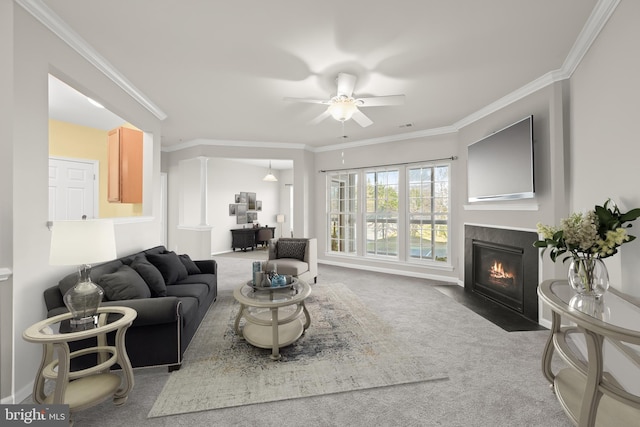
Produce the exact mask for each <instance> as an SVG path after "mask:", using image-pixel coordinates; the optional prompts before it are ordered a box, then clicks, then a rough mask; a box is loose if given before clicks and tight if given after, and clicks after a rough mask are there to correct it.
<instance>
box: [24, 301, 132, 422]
mask: <svg viewBox="0 0 640 427" xmlns="http://www.w3.org/2000/svg"><path fill="white" fill-rule="evenodd" d="M137 315H138V314H137V313H136V311H135V310H134V309H132V308H128V307H116V306H113V307H100V308H99V309H98V314H97V316H98V324H97V326H96V327H95V328H92V329H87V330H81V331H71V330H69V328H68V320H69V319H71V317H72V316H71V313H65V314H60V315H58V316H54V317H50V318H48V319H45V320H42V321H40V322H38V323H36V324H34V325H32V326H30V327H29V328H27V329H26V330H25V331H24V333H23V334H22V337H23V338H24V339H25V340H26V341H28V342H32V343H37V344H42V345H43V351H42V362H41V363H40V367H39V369H38V373H37V374H36V380H35V383H34V385H33V399H34V401H35V402H36V403H39V404H46V403H48V404H67V405H69V412H70V414H73V412H76V411H79V410H83V409H86V408H89V407H91V406H94V405H97V404H98V403H100V402H102V401H104V400H106V399H108V398H109V397H111V396H113V402H114V404H115V405H123V404H124V403H125V402H126V401H127V397H128V395H129V392H130V391H131V389H132V388H133V385H134V379H133V369H132V367H131V362H130V361H129V356H128V355H127V351H126V348H125V344H124V338H125V333H126V331H127V329H128V328H129V326H131V324H132V323H133V320H134V319H135V318H136V316H137ZM114 318H116V320H113V319H114ZM112 331H115V332H116V338H115V345H114V346H109V345H107V335H106V334H107V333H109V332H112ZM93 337H95V338H96V339H97V346H95V347H91V348H85V349H81V350H77V351H74V352H71V351H70V350H69V344H68V343H69V342H72V341H79V340H83V339H86V338H93ZM54 353H55V355H56V356H57V358H56V357H54ZM93 353H96V354H97V364H96V365H95V366H92V367H90V368H86V369H82V370H78V371H71V369H70V364H71V359H73V358H75V357H79V356H83V355H86V354H93ZM116 363H117V364H118V365H120V367H121V368H122V372H123V374H124V376H123V378H122V379H121V378H120V376H119V375H117V374H114V373H111V372H109V368H110V367H111V366H113V365H115V364H116ZM46 379H50V380H54V381H55V383H56V384H55V390H54V391H53V392H52V393H50V394H48V395H47V394H45V389H44V385H45V380H46Z"/></svg>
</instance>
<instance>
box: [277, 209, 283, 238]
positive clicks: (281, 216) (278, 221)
mask: <svg viewBox="0 0 640 427" xmlns="http://www.w3.org/2000/svg"><path fill="white" fill-rule="evenodd" d="M276 222H277V223H278V224H280V237H282V224H284V214H278V215H276Z"/></svg>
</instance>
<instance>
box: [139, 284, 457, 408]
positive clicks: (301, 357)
mask: <svg viewBox="0 0 640 427" xmlns="http://www.w3.org/2000/svg"><path fill="white" fill-rule="evenodd" d="M306 305H307V309H308V310H309V313H310V314H311V326H310V327H309V329H308V330H307V331H306V333H305V334H304V335H303V336H302V337H301V338H300V339H299V340H298V341H296V342H295V343H294V344H292V345H290V346H288V347H285V348H282V349H281V354H282V359H281V360H279V361H272V360H271V359H270V358H269V354H270V353H271V351H270V350H266V349H260V348H256V347H253V346H252V345H250V344H248V343H247V342H245V341H244V340H242V339H241V338H240V337H238V336H237V335H236V334H235V333H234V331H233V324H234V320H235V316H236V314H237V312H238V309H239V305H238V303H237V302H236V301H235V300H234V299H233V296H232V295H231V293H225V294H223V295H220V296H219V299H218V301H217V302H216V303H215V304H214V305H213V306H212V308H211V310H209V313H208V314H207V317H206V318H205V319H204V320H203V323H202V325H201V326H200V329H199V330H198V333H197V334H196V336H195V337H194V341H193V342H192V343H191V346H190V347H189V349H188V350H187V352H186V354H185V360H184V363H183V365H182V368H181V369H180V370H179V371H175V372H173V373H172V374H171V375H170V376H169V379H168V380H167V383H166V384H165V386H164V388H163V390H162V392H161V393H160V396H159V397H158V399H157V400H156V402H155V404H154V405H153V408H151V411H150V412H149V415H148V416H149V417H160V416H166V415H173V414H181V413H187V412H195V411H204V410H211V409H218V408H225V407H231V406H241V405H249V404H254V403H262V402H270V401H277V400H285V399H294V398H301V397H308V396H317V395H322V394H329V393H339V392H345V391H351V390H362V389H368V388H375V387H386V386H392V385H397V384H406V383H413V382H422V381H435V380H446V379H448V377H447V376H446V372H444V371H443V370H442V368H439V367H437V366H435V365H433V364H431V363H430V361H429V358H428V351H425V349H418V348H413V347H412V346H411V345H410V344H409V343H407V342H401V341H400V340H399V339H397V337H394V335H393V331H392V330H391V328H390V327H389V326H388V325H387V324H385V323H384V322H383V321H382V320H380V319H379V318H378V317H377V316H376V315H375V314H374V313H373V312H372V311H371V310H370V309H368V308H367V307H366V306H365V305H364V304H363V303H362V302H361V301H360V300H359V299H358V297H357V296H356V294H354V293H353V292H351V291H350V290H349V289H348V288H347V287H346V286H344V285H343V284H318V285H314V286H312V294H311V296H310V297H309V298H308V299H307V300H306ZM242 324H243V323H241V325H242ZM414 347H415V346H414ZM425 353H427V354H425Z"/></svg>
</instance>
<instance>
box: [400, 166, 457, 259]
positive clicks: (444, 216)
mask: <svg viewBox="0 0 640 427" xmlns="http://www.w3.org/2000/svg"><path fill="white" fill-rule="evenodd" d="M407 175H408V182H409V191H408V206H409V228H408V233H409V236H408V240H409V242H408V243H409V258H410V259H421V260H433V261H442V262H446V261H447V260H448V258H449V166H448V165H435V166H434V165H428V166H419V167H410V168H409V169H408V173H407Z"/></svg>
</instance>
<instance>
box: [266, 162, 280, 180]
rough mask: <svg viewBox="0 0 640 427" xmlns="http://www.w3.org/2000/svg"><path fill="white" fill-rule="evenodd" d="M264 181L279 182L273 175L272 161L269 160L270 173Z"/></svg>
mask: <svg viewBox="0 0 640 427" xmlns="http://www.w3.org/2000/svg"><path fill="white" fill-rule="evenodd" d="M262 180H263V181H270V182H276V181H277V180H278V178H276V177H275V176H274V175H273V174H272V173H271V160H269V173H268V174H267V175H266V176H265V177H264V178H262Z"/></svg>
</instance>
